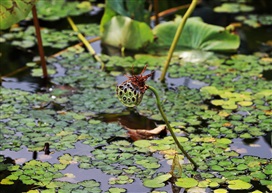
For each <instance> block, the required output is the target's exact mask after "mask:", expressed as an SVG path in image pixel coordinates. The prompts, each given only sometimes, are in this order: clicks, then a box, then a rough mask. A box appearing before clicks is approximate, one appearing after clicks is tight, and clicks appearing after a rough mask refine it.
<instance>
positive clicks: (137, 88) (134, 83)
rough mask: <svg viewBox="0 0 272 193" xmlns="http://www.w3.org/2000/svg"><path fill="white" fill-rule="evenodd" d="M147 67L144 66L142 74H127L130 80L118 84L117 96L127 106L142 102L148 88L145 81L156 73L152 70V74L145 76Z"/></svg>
mask: <svg viewBox="0 0 272 193" xmlns="http://www.w3.org/2000/svg"><path fill="white" fill-rule="evenodd" d="M146 67H147V66H145V67H144V69H143V70H142V72H141V74H139V75H132V76H127V77H128V80H126V81H125V82H123V83H122V84H120V85H118V86H117V88H116V94H117V97H118V99H119V100H120V101H121V102H122V103H123V104H124V105H125V106H127V107H135V106H137V105H139V104H140V103H141V101H142V99H143V96H144V93H145V91H146V90H147V89H148V86H146V85H145V81H146V80H147V79H148V78H149V77H150V76H152V75H153V74H154V71H152V72H151V73H150V74H148V75H145V76H143V73H144V72H145V69H146Z"/></svg>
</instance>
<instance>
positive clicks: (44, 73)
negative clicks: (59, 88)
mask: <svg viewBox="0 0 272 193" xmlns="http://www.w3.org/2000/svg"><path fill="white" fill-rule="evenodd" d="M32 15H33V22H34V26H35V31H36V37H37V41H38V48H39V54H40V59H41V64H42V71H43V77H44V78H45V79H47V78H48V73H47V67H46V61H45V57H44V50H43V44H42V36H41V30H40V25H39V20H38V16H37V10H36V6H35V5H34V6H33V7H32Z"/></svg>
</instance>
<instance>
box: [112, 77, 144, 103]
mask: <svg viewBox="0 0 272 193" xmlns="http://www.w3.org/2000/svg"><path fill="white" fill-rule="evenodd" d="M116 94H117V97H118V99H119V100H120V101H121V102H122V103H123V104H124V105H125V106H127V107H134V106H137V105H139V104H140V103H141V101H142V98H143V93H142V92H141V90H140V88H139V87H136V86H134V85H133V84H132V83H131V82H130V81H125V82H123V83H122V84H120V85H119V86H117V88H116Z"/></svg>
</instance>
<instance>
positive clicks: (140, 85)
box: [116, 66, 197, 169]
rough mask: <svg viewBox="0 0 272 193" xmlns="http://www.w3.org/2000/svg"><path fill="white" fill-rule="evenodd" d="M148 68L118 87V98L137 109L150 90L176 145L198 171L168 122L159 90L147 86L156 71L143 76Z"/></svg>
mask: <svg viewBox="0 0 272 193" xmlns="http://www.w3.org/2000/svg"><path fill="white" fill-rule="evenodd" d="M146 67H147V66H145V67H144V69H143V70H142V72H141V73H140V74H139V75H132V76H130V77H128V80H126V81H124V82H123V83H121V84H120V85H118V86H117V88H116V94H117V96H118V99H119V100H120V101H121V102H122V103H123V104H124V105H125V106H127V107H135V106H138V105H139V104H140V103H141V101H142V98H143V95H144V93H145V91H146V90H147V89H150V90H151V91H152V92H153V94H154V95H155V97H156V103H157V107H158V109H159V111H160V114H161V116H162V118H163V120H164V121H165V124H166V126H167V128H168V130H169V131H170V133H171V135H172V137H173V139H174V141H175V143H176V145H177V146H178V148H179V149H180V150H181V151H182V153H183V154H184V155H185V156H186V157H187V158H188V159H189V160H190V162H191V163H192V164H193V165H194V168H195V169H196V168H197V164H196V163H195V162H194V160H193V159H192V158H191V157H190V155H189V154H188V153H187V152H186V151H185V150H184V149H183V147H182V145H181V144H180V143H179V141H178V139H177V137H176V135H175V133H174V131H173V129H172V128H171V126H170V124H169V122H168V119H167V117H166V115H165V113H164V111H163V109H162V105H161V102H160V98H159V94H158V92H157V90H156V89H155V88H154V87H152V86H149V85H146V84H145V81H146V80H147V79H148V78H149V77H151V76H152V75H153V74H154V71H152V72H151V73H150V74H148V75H145V76H143V73H144V72H145V70H146Z"/></svg>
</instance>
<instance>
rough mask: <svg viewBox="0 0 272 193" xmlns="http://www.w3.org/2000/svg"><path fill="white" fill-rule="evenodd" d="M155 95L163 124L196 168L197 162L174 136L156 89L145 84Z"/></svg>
mask: <svg viewBox="0 0 272 193" xmlns="http://www.w3.org/2000/svg"><path fill="white" fill-rule="evenodd" d="M147 87H148V88H149V89H150V90H151V91H152V92H153V93H154V95H155V97H156V102H157V106H158V109H159V111H160V113H161V116H162V118H163V120H164V121H165V124H166V126H167V128H168V130H169V131H170V133H171V135H172V137H173V139H174V141H175V143H176V145H177V146H178V148H179V149H180V150H181V151H182V153H183V154H184V155H185V156H186V157H187V158H188V159H189V160H190V162H191V163H192V164H193V165H194V169H195V170H196V169H197V164H196V163H195V162H194V160H193V159H192V158H191V157H190V156H189V154H188V153H187V152H186V151H185V150H184V149H183V147H182V145H181V144H180V143H179V141H178V139H177V137H176V134H175V133H174V131H173V129H172V127H171V126H170V124H169V122H168V120H167V118H166V115H165V113H164V111H163V110H162V105H161V102H160V98H159V95H158V92H157V91H156V89H155V88H154V87H152V86H147Z"/></svg>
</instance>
